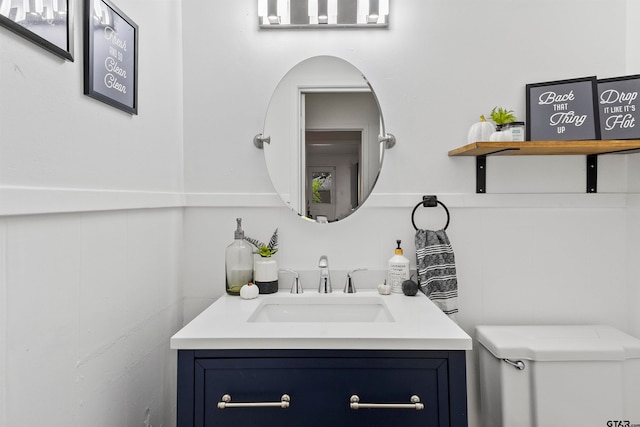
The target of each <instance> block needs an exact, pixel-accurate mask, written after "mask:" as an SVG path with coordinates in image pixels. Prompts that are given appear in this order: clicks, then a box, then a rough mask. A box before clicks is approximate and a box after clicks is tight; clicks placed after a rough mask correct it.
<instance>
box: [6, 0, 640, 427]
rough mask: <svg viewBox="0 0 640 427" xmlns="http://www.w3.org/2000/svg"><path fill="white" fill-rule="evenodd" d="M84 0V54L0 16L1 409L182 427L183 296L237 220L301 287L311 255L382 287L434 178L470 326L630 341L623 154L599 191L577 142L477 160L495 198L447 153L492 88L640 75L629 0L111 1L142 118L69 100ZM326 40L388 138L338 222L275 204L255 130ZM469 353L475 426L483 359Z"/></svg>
mask: <svg viewBox="0 0 640 427" xmlns="http://www.w3.org/2000/svg"><path fill="white" fill-rule="evenodd" d="M75 3H76V9H77V10H76V20H75V24H76V37H75V42H76V49H75V51H76V62H74V63H67V62H62V61H60V60H58V59H56V58H55V57H53V56H51V55H50V54H49V53H47V52H45V51H43V50H42V49H40V48H38V47H37V46H34V45H32V44H31V43H29V42H27V41H25V40H23V39H21V38H19V37H17V36H15V35H13V34H11V33H9V32H7V31H4V29H0V30H2V31H1V34H0V93H2V98H1V99H0V215H1V216H0V425H2V426H11V427H21V426H32V425H37V424H40V423H41V421H42V420H47V421H48V422H49V423H50V424H52V425H65V426H74V425H75V426H86V425H92V426H93V425H98V426H100V425H104V426H110V427H111V426H114V425H116V426H120V425H124V426H144V427H149V426H151V427H158V426H163V425H164V426H170V425H172V420H173V418H174V413H173V411H174V400H173V397H172V396H170V395H171V394H172V393H173V392H174V390H175V383H174V381H175V360H174V357H175V353H174V352H170V351H169V350H168V337H169V336H170V335H171V334H172V332H173V331H175V329H176V328H178V327H179V325H181V324H182V311H183V309H184V317H185V319H186V320H188V319H190V318H192V317H193V316H195V315H196V314H197V313H198V312H199V311H200V310H201V309H202V308H204V307H205V306H206V305H208V304H209V303H210V302H211V301H212V300H213V299H215V298H216V297H217V296H219V295H220V294H222V293H223V292H224V291H223V286H224V285H223V284H222V283H223V280H222V277H223V272H224V248H225V246H226V245H227V244H229V243H230V242H231V240H232V238H233V237H232V236H233V234H232V233H233V230H234V228H235V218H236V217H237V216H242V217H243V218H244V219H245V221H244V222H243V224H244V226H245V229H246V231H247V234H248V235H251V236H255V237H256V238H259V239H265V238H268V236H270V235H271V233H272V232H273V229H274V228H275V227H279V228H280V240H281V250H280V252H279V254H278V255H277V258H278V260H279V262H280V264H281V266H282V267H289V268H294V269H298V270H303V271H305V273H306V275H305V277H304V278H303V284H304V286H305V287H309V288H315V287H316V286H317V282H315V280H317V276H316V268H315V266H316V265H317V264H316V263H317V259H318V257H319V255H320V254H326V255H328V256H329V259H330V262H331V267H332V272H333V275H334V283H336V284H338V287H339V284H341V283H342V280H344V271H345V270H347V269H350V268H355V267H367V268H369V269H371V270H374V271H373V272H372V273H371V275H370V276H367V277H368V279H365V280H364V281H366V283H367V284H371V283H375V280H376V278H377V276H376V272H378V273H380V272H381V271H382V270H383V269H384V266H385V264H386V261H387V259H388V258H389V257H390V256H391V255H392V250H393V248H394V246H395V244H394V243H395V239H397V238H401V239H402V240H403V242H404V244H403V246H404V247H405V251H406V253H407V254H408V255H409V257H410V258H411V254H412V252H413V244H412V241H413V229H412V227H411V224H410V218H409V215H410V212H411V209H412V207H413V206H414V205H415V204H416V203H417V202H418V201H419V199H420V197H421V195H422V194H430V193H434V194H439V195H440V199H441V200H442V201H444V202H445V203H446V204H447V205H448V206H449V207H450V210H451V216H452V222H451V225H450V228H449V230H448V232H449V235H450V237H451V239H452V242H453V246H454V249H455V251H456V256H457V264H458V273H459V281H460V308H461V314H460V324H461V325H462V326H463V327H464V328H465V329H466V330H467V331H468V332H469V333H472V332H473V328H474V327H475V325H478V324H481V323H529V322H536V323H553V322H603V323H609V324H611V325H613V326H616V327H619V328H621V329H624V330H627V331H630V332H632V333H635V334H640V319H639V318H638V315H637V308H636V307H635V306H634V305H633V303H632V302H631V301H633V299H634V298H635V300H637V297H638V289H637V286H634V284H637V278H638V276H639V275H640V271H638V267H636V266H635V264H636V263H634V262H633V260H635V259H636V258H637V256H638V254H640V247H639V246H638V243H637V242H638V241H640V240H639V238H640V231H639V230H638V229H637V223H638V221H637V220H638V218H639V216H638V212H639V210H638V200H637V195H636V194H634V195H631V196H629V197H627V195H626V194H625V191H626V190H627V188H629V189H631V190H632V191H633V192H634V193H638V191H639V190H638V187H637V182H639V181H638V175H637V172H635V171H637V170H638V169H639V168H638V167H637V166H638V165H639V164H638V160H637V159H636V158H635V157H634V156H611V157H603V158H601V160H600V165H599V166H600V182H599V189H600V191H601V193H600V194H597V195H586V194H582V192H583V188H584V159H583V158H581V157H580V156H576V158H573V157H567V158H523V159H516V158H505V159H490V160H489V162H490V165H489V179H488V189H489V192H490V193H493V194H487V195H475V194H473V191H474V188H475V187H474V168H473V159H459V158H449V157H447V156H446V153H447V151H448V150H450V149H452V148H455V147H457V146H459V145H462V144H464V143H465V140H466V131H467V129H468V126H469V125H470V124H471V123H473V122H474V121H475V120H476V117H477V116H478V115H479V114H482V113H484V114H486V113H488V111H490V109H491V108H492V107H494V106H495V105H502V106H506V107H508V108H513V109H515V110H516V112H517V113H518V114H519V115H520V116H521V117H523V116H524V85H525V84H526V83H531V82H539V81H546V80H554V79H563V78H571V77H578V76H584V75H598V76H600V77H611V76H617V75H623V74H625V73H631V72H635V73H638V72H640V68H639V67H638V63H637V61H638V59H637V57H636V56H637V55H636V52H637V48H636V47H637V46H638V42H637V40H638V38H637V32H635V31H634V30H632V28H634V27H637V25H635V23H636V21H635V20H636V19H637V17H638V16H640V15H639V14H638V13H637V12H638V10H637V6H636V5H634V2H632V1H631V0H626V1H625V0H614V1H612V0H587V1H577V0H561V1H560V0H539V1H536V2H525V1H524V0H520V1H513V0H489V1H485V2H477V1H473V0H461V1H458V2H438V1H435V0H428V1H424V0H404V1H402V2H400V1H394V2H392V13H393V16H392V20H391V22H392V24H391V26H390V27H389V29H386V30H373V31H364V32H363V31H326V32H322V31H294V32H291V31H284V32H278V31H259V30H258V29H257V28H256V27H257V25H256V24H257V18H256V16H255V12H256V11H255V9H256V4H255V2H253V1H246V2H227V3H225V4H224V5H221V4H220V3H219V2H209V1H205V0H189V1H188V2H185V3H184V4H181V2H180V1H178V0H173V1H172V0H153V1H152V0H131V1H129V2H126V4H120V5H119V6H120V7H121V8H122V9H123V10H124V11H125V12H126V13H127V14H128V15H129V16H130V17H131V18H132V19H134V21H136V22H137V23H138V24H139V25H140V28H141V33H140V35H141V39H140V88H139V90H140V93H139V95H140V114H139V115H138V116H135V117H131V116H129V115H127V114H124V113H122V112H119V111H117V110H114V109H112V108H110V107H108V106H105V105H102V104H100V103H98V102H97V101H95V100H93V99H89V98H87V97H85V96H84V95H82V92H81V91H82V89H81V88H82V59H81V54H80V52H81V42H80V40H81V30H80V28H81V25H80V18H79V17H80V16H81V13H80V12H81V2H75ZM214 6H215V7H217V8H219V7H222V10H221V11H213V10H212V8H213V7H214ZM550 11H553V13H550ZM631 12H633V13H631ZM625 14H626V15H625ZM181 15H182V16H181ZM211 16H224V17H225V19H224V20H218V21H216V25H211V18H210V17H211ZM576 16H577V17H578V19H577V18H576ZM525 17H526V18H525ZM625 21H628V23H627V26H626V28H628V29H629V30H627V29H625V26H624V25H620V23H621V22H625ZM182 22H184V23H185V25H184V28H182ZM594 28H597V29H598V31H594V30H593V29H594ZM181 35H183V36H184V40H182V37H181ZM505 35H507V36H505ZM293 36H295V37H293ZM625 39H626V40H627V41H628V43H627V44H625V43H623V42H621V43H617V42H618V41H620V40H625ZM496 40H499V41H500V42H499V43H497V42H496ZM559 40H561V41H562V42H558V41H559ZM183 41H184V79H183V71H182V68H181V65H182V61H181V58H182V54H183V52H182V50H183V48H182V45H183ZM625 45H628V46H627V47H626V49H625ZM158 46H161V48H158ZM496 46H502V49H504V50H507V51H509V52H516V55H517V56H516V58H515V59H514V60H510V59H504V53H503V52H502V51H501V50H499V49H498V48H497V47H496ZM634 46H635V47H634ZM568 53H571V54H568ZM321 54H328V55H336V56H340V57H343V58H345V59H347V60H349V61H350V62H352V63H353V64H354V65H355V66H356V67H358V68H359V69H360V70H362V71H363V72H364V73H365V74H366V75H367V77H368V78H369V80H370V81H371V83H372V85H373V87H374V89H375V90H376V92H377V95H378V98H379V100H380V102H381V105H382V109H383V113H384V115H385V122H386V125H387V127H388V130H389V131H390V132H392V133H394V134H395V135H396V136H397V138H398V145H397V146H396V147H395V148H394V149H392V150H390V151H388V152H387V155H386V156H385V164H384V168H383V172H382V175H381V178H380V181H379V183H378V186H377V187H376V191H375V193H374V194H373V195H372V196H371V197H370V199H369V200H368V201H367V203H366V204H365V206H364V207H363V208H362V209H360V210H359V211H358V212H357V213H356V215H353V216H352V217H349V218H347V219H345V220H344V221H341V222H340V223H337V224H332V225H330V226H328V227H327V226H324V225H320V224H310V223H306V222H303V221H301V220H299V219H298V218H295V216H293V214H292V213H291V212H290V211H289V210H288V209H286V208H284V207H282V206H281V204H280V200H279V199H278V197H277V196H276V195H275V194H274V193H273V189H272V187H271V184H270V182H269V179H268V176H267V172H266V167H265V165H264V160H263V154H262V152H260V151H259V150H256V149H255V148H254V147H253V145H252V144H251V139H252V138H253V136H254V135H255V134H256V133H259V132H260V131H261V127H262V124H263V119H264V113H265V111H266V108H267V105H268V102H269V99H270V95H271V93H272V91H273V89H274V88H275V87H276V85H277V83H278V81H279V79H280V78H281V77H282V76H283V75H284V74H285V73H286V72H287V71H288V70H289V69H290V68H291V67H292V66H293V65H295V64H296V63H298V62H300V61H301V60H302V59H304V58H306V57H309V56H314V55H321ZM496 58H498V59H496ZM183 80H184V91H183V90H182V87H183V86H182V82H183ZM183 95H184V101H183ZM183 110H184V114H185V118H184V124H183V120H182V118H181V111H183ZM34 122H35V123H36V124H34ZM183 138H184V141H185V146H184V150H183V147H182V140H183ZM183 153H184V157H185V159H184V160H185V161H184V171H183V166H182V155H183ZM183 176H184V180H185V183H184V185H185V188H186V194H183V192H182V185H183V184H182V177H183ZM607 193H608V194H607ZM185 204H186V205H187V206H189V207H188V208H187V209H185V210H184V212H183V209H182V207H183V206H184V205H185ZM416 219H417V222H418V224H419V225H420V226H422V227H425V228H437V227H439V226H441V224H442V223H443V221H444V218H443V215H442V211H441V210H433V211H431V210H429V211H427V210H420V212H419V213H418V217H417V218H416ZM183 239H184V245H183ZM183 264H184V266H183ZM611 266H614V268H612V267H611ZM618 267H619V268H618ZM183 269H184V271H183ZM182 273H184V289H183V288H182V286H183V285H182V283H181V282H182V280H181V276H182ZM283 285H285V286H286V285H288V282H284V280H283ZM363 286H365V283H363ZM182 296H184V297H185V298H184V305H183V304H182V303H181V298H182ZM183 307H184V308H183ZM634 311H635V312H636V313H635V314H634ZM468 365H469V410H470V421H471V425H472V426H477V425H478V393H477V369H476V356H475V353H474V352H472V353H470V354H469V363H468ZM34 401H38V402H40V404H37V405H34V404H33V402H34Z"/></svg>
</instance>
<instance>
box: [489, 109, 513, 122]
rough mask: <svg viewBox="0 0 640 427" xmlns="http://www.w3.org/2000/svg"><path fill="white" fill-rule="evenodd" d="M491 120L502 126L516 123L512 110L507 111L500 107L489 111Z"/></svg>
mask: <svg viewBox="0 0 640 427" xmlns="http://www.w3.org/2000/svg"><path fill="white" fill-rule="evenodd" d="M490 117H491V120H493V121H494V123H495V124H497V125H503V124H505V123H511V122H515V121H516V116H515V115H514V114H513V110H507V109H506V108H502V107H493V110H491V115H490Z"/></svg>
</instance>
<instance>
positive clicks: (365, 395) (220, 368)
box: [178, 351, 466, 427]
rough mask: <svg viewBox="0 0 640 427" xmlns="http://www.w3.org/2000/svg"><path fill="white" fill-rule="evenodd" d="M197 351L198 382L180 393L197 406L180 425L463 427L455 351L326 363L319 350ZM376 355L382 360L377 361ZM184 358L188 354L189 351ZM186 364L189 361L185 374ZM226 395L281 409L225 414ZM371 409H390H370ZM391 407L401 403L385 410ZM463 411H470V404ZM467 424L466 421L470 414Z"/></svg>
mask: <svg viewBox="0 0 640 427" xmlns="http://www.w3.org/2000/svg"><path fill="white" fill-rule="evenodd" d="M191 353H200V357H198V356H197V355H196V354H193V359H192V366H193V368H192V374H190V375H192V377H193V381H192V382H191V384H185V381H180V379H179V383H180V384H179V395H180V394H181V390H185V387H188V388H189V391H188V392H186V393H185V392H182V395H183V396H182V397H187V396H188V395H189V394H190V395H191V396H192V401H191V402H189V401H185V400H183V399H182V398H181V397H180V396H179V401H178V417H179V421H178V426H179V427H191V426H194V427H195V426H197V427H212V426H216V427H225V426H233V427H240V426H252V425H266V426H282V427H286V426H301V425H304V426H310V427H311V426H318V427H320V426H323V427H324V426H328V425H332V426H356V425H363V426H364V425H366V426H378V425H380V426H389V425H398V426H400V425H401V426H403V427H404V426H406V427H410V426H423V427H432V426H433V427H436V426H438V427H441V426H450V425H456V426H460V425H461V424H453V423H452V422H451V417H450V407H451V406H452V405H451V400H450V399H451V392H450V390H449V381H450V375H451V368H452V366H451V363H450V360H449V358H448V357H446V356H447V354H448V352H436V353H438V354H431V353H433V352H428V353H429V354H431V356H433V357H424V356H425V352H417V353H421V354H422V356H423V357H411V354H407V352H401V353H403V354H404V356H405V357H399V358H397V357H388V356H389V354H395V353H394V352H371V351H365V352H360V353H359V354H357V355H358V356H359V357H343V356H347V355H351V356H353V355H354V352H332V353H327V354H324V355H322V356H324V357H317V356H314V355H313V352H311V351H307V352H303V353H301V354H300V353H298V354H295V355H294V354H292V356H293V357H202V356H203V354H202V353H203V352H191ZM281 353H282V352H276V353H275V354H276V355H278V356H281V355H282V354H281ZM356 353H358V352H356ZM409 353H412V352H409ZM439 353H443V354H439ZM374 354H377V356H379V357H371V356H373V355H374ZM414 355H415V354H414ZM179 357H180V358H181V359H184V358H185V357H187V355H186V354H183V351H181V352H180V354H179ZM187 358H190V357H187ZM184 365H186V363H184V360H181V365H180V366H181V368H180V369H181V371H183V370H184V369H185V366H184ZM179 374H180V376H179V378H180V377H182V374H181V373H179ZM185 394H186V395H187V396H185ZM224 395H228V396H230V402H229V403H232V404H240V403H243V404H246V403H260V404H261V405H262V404H264V403H270V404H273V406H268V407H265V406H251V405H248V406H247V407H244V406H242V407H236V406H234V405H229V406H230V407H226V408H224V409H220V408H219V407H218V405H219V402H222V401H223V396H224ZM283 395H288V396H289V397H290V401H289V404H288V407H287V408H282V407H280V402H281V398H282V396H283ZM354 395H357V396H358V397H359V402H358V405H359V406H360V407H359V409H352V408H351V399H352V396H354ZM414 395H415V396H418V397H419V399H420V402H419V403H420V404H422V405H424V409H422V410H417V409H416V405H415V403H413V404H412V403H411V396H414ZM368 404H383V407H379V406H377V405H373V407H370V408H367V407H366V406H367V405H368ZM388 404H393V405H397V404H400V405H397V406H398V407H385V406H384V405H388ZM453 406H455V405H453ZM189 407H191V408H192V412H190V411H189V410H188V408H189ZM463 407H464V408H465V409H464V410H466V399H465V401H464V402H463ZM186 412H190V415H191V419H190V417H189V416H188V415H189V414H188V415H187V416H185V413H186ZM464 419H465V423H466V415H465V417H464Z"/></svg>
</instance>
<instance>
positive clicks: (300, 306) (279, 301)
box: [247, 295, 394, 323]
mask: <svg viewBox="0 0 640 427" xmlns="http://www.w3.org/2000/svg"><path fill="white" fill-rule="evenodd" d="M393 321H394V319H393V316H392V315H391V312H390V311H389V309H388V307H387V305H386V304H385V301H384V300H383V299H382V297H379V296H366V297H360V296H358V297H357V298H356V297H355V295H354V298H324V299H323V298H318V297H317V296H314V297H305V296H302V295H300V296H296V297H295V298H287V297H272V298H269V299H264V300H263V301H261V303H260V305H258V307H256V309H255V311H254V312H253V313H252V314H251V316H250V317H249V318H248V319H247V322H267V323H273V322H293V323H298V322H317V323H325V322H368V323H380V322H383V323H388V322H393Z"/></svg>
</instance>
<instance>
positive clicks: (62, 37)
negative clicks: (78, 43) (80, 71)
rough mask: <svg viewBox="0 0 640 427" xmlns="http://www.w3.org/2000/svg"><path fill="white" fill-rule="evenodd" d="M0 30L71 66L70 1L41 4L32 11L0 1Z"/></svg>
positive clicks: (13, 0)
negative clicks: (2, 29)
mask: <svg viewBox="0 0 640 427" xmlns="http://www.w3.org/2000/svg"><path fill="white" fill-rule="evenodd" d="M37 8H39V10H38V9H37ZM27 9H28V8H27ZM0 26H2V27H5V28H6V29H8V30H10V31H12V32H14V33H15V34H18V35H19V36H22V37H24V38H25V39H27V40H29V41H31V42H33V43H35V44H37V45H39V46H40V47H42V48H44V49H46V50H47V51H49V52H51V53H53V54H54V55H57V56H59V57H60V58H63V59H65V60H67V61H70V62H73V0H43V2H42V3H40V4H39V6H35V7H34V10H25V7H24V1H23V0H0Z"/></svg>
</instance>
